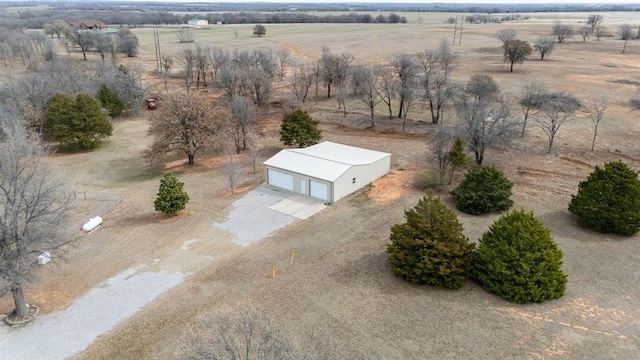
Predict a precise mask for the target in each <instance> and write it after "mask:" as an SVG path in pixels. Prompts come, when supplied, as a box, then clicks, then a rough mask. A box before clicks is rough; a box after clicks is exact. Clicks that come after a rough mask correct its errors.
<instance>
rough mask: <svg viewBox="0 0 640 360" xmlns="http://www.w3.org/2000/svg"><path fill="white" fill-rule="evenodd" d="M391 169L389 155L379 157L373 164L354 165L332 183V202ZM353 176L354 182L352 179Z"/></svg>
mask: <svg viewBox="0 0 640 360" xmlns="http://www.w3.org/2000/svg"><path fill="white" fill-rule="evenodd" d="M390 169H391V156H390V155H389V156H387V157H385V158H383V159H380V160H378V161H376V162H374V163H373V164H367V165H354V166H352V167H351V168H350V169H349V170H347V171H346V172H345V173H344V174H343V175H342V176H340V177H339V178H338V179H337V180H336V181H335V182H334V184H333V200H332V201H333V202H336V201H338V200H340V199H342V198H343V197H345V196H347V195H349V194H351V193H352V192H354V191H357V190H359V189H361V188H363V187H364V186H365V185H367V184H370V183H371V182H373V181H375V180H377V179H379V178H381V177H383V176H384V175H386V174H387V173H388V172H389V170H390ZM354 178H355V182H354V181H353V179H354Z"/></svg>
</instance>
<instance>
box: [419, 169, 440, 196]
mask: <svg viewBox="0 0 640 360" xmlns="http://www.w3.org/2000/svg"><path fill="white" fill-rule="evenodd" d="M413 183H414V184H415V186H416V187H417V188H418V189H419V190H433V191H435V192H441V191H445V190H446V188H447V181H446V180H445V179H443V178H441V177H440V176H439V175H436V174H431V173H426V172H425V173H417V174H416V175H415V176H414V178H413Z"/></svg>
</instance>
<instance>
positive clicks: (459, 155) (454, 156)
mask: <svg viewBox="0 0 640 360" xmlns="http://www.w3.org/2000/svg"><path fill="white" fill-rule="evenodd" d="M449 162H450V164H451V172H450V173H449V184H451V181H452V180H453V174H454V173H455V172H456V170H458V169H459V168H461V167H466V166H468V165H469V164H471V159H469V158H468V157H467V155H466V154H465V153H464V140H462V138H461V137H457V138H456V141H455V142H454V143H453V146H452V147H451V150H450V151H449Z"/></svg>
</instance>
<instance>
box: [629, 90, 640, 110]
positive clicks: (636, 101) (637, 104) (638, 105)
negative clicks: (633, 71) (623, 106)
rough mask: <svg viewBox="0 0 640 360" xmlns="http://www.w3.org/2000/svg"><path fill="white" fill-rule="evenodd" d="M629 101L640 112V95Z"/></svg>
mask: <svg viewBox="0 0 640 360" xmlns="http://www.w3.org/2000/svg"><path fill="white" fill-rule="evenodd" d="M629 101H630V102H631V105H632V106H633V107H634V108H635V109H637V110H640V93H638V94H635V95H633V97H632V98H631V99H630V100H629Z"/></svg>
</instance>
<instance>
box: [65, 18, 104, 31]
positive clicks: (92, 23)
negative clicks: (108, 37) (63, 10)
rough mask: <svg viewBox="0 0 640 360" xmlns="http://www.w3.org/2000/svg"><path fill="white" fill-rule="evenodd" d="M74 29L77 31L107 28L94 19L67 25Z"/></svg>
mask: <svg viewBox="0 0 640 360" xmlns="http://www.w3.org/2000/svg"><path fill="white" fill-rule="evenodd" d="M69 26H71V27H72V28H74V29H77V30H104V29H106V28H108V26H107V24H105V23H103V22H102V21H100V20H94V19H83V20H78V21H74V22H71V23H69Z"/></svg>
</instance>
